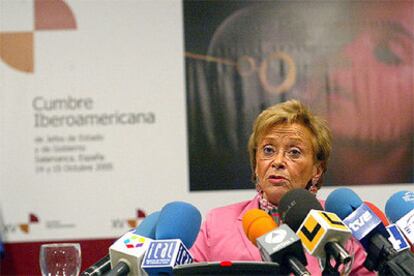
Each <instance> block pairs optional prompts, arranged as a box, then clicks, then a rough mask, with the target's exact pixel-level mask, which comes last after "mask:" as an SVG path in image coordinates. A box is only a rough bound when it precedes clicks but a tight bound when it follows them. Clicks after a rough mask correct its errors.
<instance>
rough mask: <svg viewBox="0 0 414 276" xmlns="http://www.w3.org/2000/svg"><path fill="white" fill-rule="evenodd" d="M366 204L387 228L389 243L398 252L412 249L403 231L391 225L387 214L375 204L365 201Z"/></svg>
mask: <svg viewBox="0 0 414 276" xmlns="http://www.w3.org/2000/svg"><path fill="white" fill-rule="evenodd" d="M364 203H365V204H366V205H367V206H368V207H369V208H370V209H371V210H372V211H373V212H374V213H375V215H377V217H378V218H379V219H380V220H381V221H382V223H383V224H384V226H385V228H386V229H387V232H388V234H389V235H390V237H389V238H388V241H389V242H390V243H391V244H392V247H394V249H395V250H397V252H399V251H402V250H405V249H408V248H410V245H409V244H408V242H407V240H406V239H405V238H404V235H403V234H402V233H401V230H400V229H399V228H398V227H397V225H395V224H390V223H389V221H388V219H387V217H386V216H385V214H384V213H383V212H382V211H381V210H380V209H379V208H378V207H377V206H375V204H373V203H371V202H369V201H364Z"/></svg>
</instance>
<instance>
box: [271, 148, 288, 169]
mask: <svg viewBox="0 0 414 276" xmlns="http://www.w3.org/2000/svg"><path fill="white" fill-rule="evenodd" d="M272 167H273V168H275V169H284V168H285V167H286V163H285V154H284V152H282V151H281V152H279V153H278V154H276V155H275V157H274V158H273V162H272Z"/></svg>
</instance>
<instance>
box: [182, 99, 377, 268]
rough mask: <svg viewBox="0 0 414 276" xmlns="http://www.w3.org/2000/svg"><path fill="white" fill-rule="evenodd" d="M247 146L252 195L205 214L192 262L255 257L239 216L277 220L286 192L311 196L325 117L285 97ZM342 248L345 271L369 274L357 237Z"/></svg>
mask: <svg viewBox="0 0 414 276" xmlns="http://www.w3.org/2000/svg"><path fill="white" fill-rule="evenodd" d="M248 148H249V153H250V162H251V168H252V178H253V180H254V181H255V183H256V189H257V191H258V192H257V195H256V196H255V197H254V198H253V199H251V200H247V201H243V202H239V203H235V204H232V205H228V206H224V207H221V208H216V209H213V210H211V211H210V212H209V213H208V214H207V218H206V220H205V221H204V223H203V225H202V227H201V230H200V233H199V235H198V237H197V240H196V242H195V244H194V245H193V247H192V248H191V250H190V251H191V253H192V254H193V257H194V258H195V260H196V261H199V262H204V261H223V260H233V261H261V256H260V252H259V250H258V248H257V247H255V246H254V245H253V244H252V243H251V242H250V241H249V240H248V238H247V237H246V235H245V232H244V230H243V226H242V218H243V215H244V214H245V213H246V212H247V211H248V210H251V209H254V208H260V209H262V210H264V211H266V212H268V213H269V214H270V215H272V216H273V217H274V219H275V220H276V221H277V222H279V220H280V217H279V213H278V205H279V201H280V199H281V198H282V197H283V195H284V194H285V193H286V192H288V191H289V190H291V189H295V188H306V189H308V190H309V191H310V192H312V193H314V194H316V193H317V191H318V190H319V188H320V187H321V185H322V176H323V174H324V173H325V171H326V168H327V161H328V158H329V155H330V151H331V134H330V130H329V128H328V127H327V125H326V123H325V121H323V120H321V119H320V118H318V117H316V116H314V115H312V114H311V113H310V112H309V110H307V109H306V108H305V106H303V105H302V104H301V103H300V102H298V101H296V100H290V101H287V102H284V103H280V104H277V105H274V106H271V107H269V108H268V109H266V110H264V111H263V112H262V113H261V114H260V115H259V116H258V117H257V119H256V121H255V123H254V126H253V132H252V134H251V136H250V140H249V145H248ZM345 248H346V249H348V250H349V252H354V263H353V267H352V271H351V274H354V275H364V274H372V275H375V274H374V273H372V272H370V271H368V270H367V269H366V268H365V267H364V266H363V262H364V260H365V257H366V255H365V251H364V250H363V249H362V247H361V246H360V244H359V243H358V242H357V241H355V240H354V239H351V240H350V241H348V243H347V244H346V247H345ZM306 258H307V261H308V266H307V269H308V270H309V271H310V272H311V273H312V275H320V274H321V268H320V265H319V261H318V259H317V258H315V257H312V256H310V255H308V254H306Z"/></svg>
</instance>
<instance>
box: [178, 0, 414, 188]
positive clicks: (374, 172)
mask: <svg viewBox="0 0 414 276" xmlns="http://www.w3.org/2000/svg"><path fill="white" fill-rule="evenodd" d="M183 3H184V27H185V69H186V96H187V98H186V99H187V118H188V120H187V121H188V137H189V138H188V139H189V151H190V152H189V162H190V190H192V191H196V190H221V189H251V188H253V187H254V184H253V183H252V181H251V179H252V178H251V173H252V172H251V169H250V164H249V162H250V161H249V155H248V151H247V142H248V138H249V135H250V133H251V129H252V124H253V122H254V119H255V118H256V116H257V115H258V114H259V113H260V111H261V110H263V109H264V108H266V107H269V106H271V105H273V104H276V103H279V102H282V101H285V100H287V99H292V98H294V99H298V100H300V101H301V102H303V103H304V104H306V105H307V106H308V107H309V108H310V109H311V110H312V111H313V112H314V113H316V114H318V115H319V116H321V117H323V118H324V119H326V120H327V122H328V124H329V126H330V128H331V130H332V133H333V150H332V153H331V157H330V160H329V163H328V170H327V173H326V174H325V176H324V177H325V181H324V183H325V184H324V185H333V186H334V185H367V184H388V183H412V182H413V181H414V157H413V156H414V139H413V134H414V133H413V130H414V90H413V81H414V80H413V78H414V74H413V73H414V72H413V60H414V59H413V58H414V57H413V46H414V3H413V2H411V1H392V2H391V1H389V2H388V1H380V2H377V1H375V2H372V1H184V2H183Z"/></svg>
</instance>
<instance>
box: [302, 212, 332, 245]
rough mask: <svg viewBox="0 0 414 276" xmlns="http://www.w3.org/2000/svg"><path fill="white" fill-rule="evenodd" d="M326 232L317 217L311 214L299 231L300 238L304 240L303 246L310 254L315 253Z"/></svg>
mask: <svg viewBox="0 0 414 276" xmlns="http://www.w3.org/2000/svg"><path fill="white" fill-rule="evenodd" d="M325 232H326V230H325V229H324V228H323V227H322V226H321V225H320V224H319V222H318V221H317V220H316V219H315V217H313V216H312V214H311V213H309V214H308V216H307V218H306V219H305V221H304V222H303V224H302V227H301V228H300V229H299V231H298V236H299V238H300V239H301V240H302V243H303V246H304V247H305V248H306V249H307V250H308V251H309V252H313V250H314V248H315V247H316V246H317V245H318V243H319V241H320V240H321V237H322V236H323V235H324V234H325Z"/></svg>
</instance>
